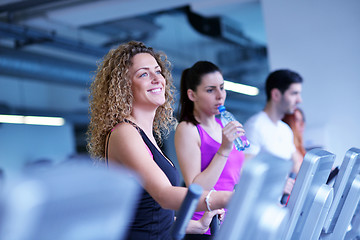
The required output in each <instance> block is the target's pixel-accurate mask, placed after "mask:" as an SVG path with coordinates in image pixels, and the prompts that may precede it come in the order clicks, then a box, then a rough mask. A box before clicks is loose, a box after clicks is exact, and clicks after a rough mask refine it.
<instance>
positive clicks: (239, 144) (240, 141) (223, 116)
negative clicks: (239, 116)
mask: <svg viewBox="0 0 360 240" xmlns="http://www.w3.org/2000/svg"><path fill="white" fill-rule="evenodd" d="M218 109H219V112H220V120H221V123H222V125H223V126H224V127H225V126H226V125H227V124H228V123H229V122H231V121H236V119H235V117H234V115H232V113H230V112H228V111H226V108H225V106H223V105H222V106H219V107H218ZM234 144H235V148H236V150H238V151H244V149H245V148H247V147H250V142H249V140H248V139H247V138H246V136H245V135H243V136H241V137H238V138H236V139H235V140H234Z"/></svg>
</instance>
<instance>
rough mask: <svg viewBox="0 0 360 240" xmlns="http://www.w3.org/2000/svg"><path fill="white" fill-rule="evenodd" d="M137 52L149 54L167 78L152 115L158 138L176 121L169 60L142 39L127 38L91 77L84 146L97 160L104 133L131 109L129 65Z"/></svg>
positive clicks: (104, 137) (103, 144) (100, 156)
mask: <svg viewBox="0 0 360 240" xmlns="http://www.w3.org/2000/svg"><path fill="white" fill-rule="evenodd" d="M138 53H148V54H151V55H152V56H153V57H154V58H155V59H156V61H157V63H158V64H159V66H160V67H161V70H162V72H161V74H162V75H163V76H164V78H165V79H166V86H165V99H166V101H165V103H164V104H163V105H162V106H160V107H158V108H157V110H156V114H155V118H154V123H153V125H154V129H153V132H154V134H155V137H156V139H157V140H158V142H159V143H160V142H161V139H162V137H165V136H167V135H168V133H169V132H170V130H171V126H173V125H174V124H176V119H175V118H174V117H173V104H174V97H173V94H174V92H175V87H174V85H173V79H172V76H171V72H170V67H171V64H170V62H169V61H168V59H167V56H166V55H165V54H164V53H162V52H155V51H154V50H153V48H151V47H147V46H145V45H144V44H143V43H141V42H136V41H130V42H128V43H124V44H121V45H120V46H118V47H117V48H116V49H112V50H110V51H109V52H108V53H107V54H106V55H105V56H104V58H103V60H102V61H101V62H99V63H98V64H97V66H98V68H97V71H96V74H95V77H94V81H93V82H92V84H91V86H90V100H89V104H90V109H89V111H90V124H89V128H88V131H87V141H88V144H87V147H88V151H89V152H90V154H91V156H92V157H94V158H95V159H96V160H104V157H105V141H106V135H107V134H108V133H109V132H110V130H111V129H113V128H114V127H115V125H116V124H118V123H120V122H122V121H124V119H126V118H128V117H129V116H130V113H131V112H132V103H133V94H132V90H131V79H130V78H129V68H130V67H131V66H132V62H131V60H132V58H133V57H134V56H135V55H136V54H138Z"/></svg>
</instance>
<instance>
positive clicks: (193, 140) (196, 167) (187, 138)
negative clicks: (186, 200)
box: [175, 122, 243, 190]
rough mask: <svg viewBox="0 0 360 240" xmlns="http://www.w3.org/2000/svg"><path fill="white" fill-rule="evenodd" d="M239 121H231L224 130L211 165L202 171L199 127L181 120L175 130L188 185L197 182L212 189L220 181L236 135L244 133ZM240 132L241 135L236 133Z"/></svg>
mask: <svg viewBox="0 0 360 240" xmlns="http://www.w3.org/2000/svg"><path fill="white" fill-rule="evenodd" d="M237 127H238V122H231V124H228V125H227V126H226V127H225V128H223V130H222V144H221V146H220V148H219V150H218V154H215V155H214V157H213V159H212V160H211V162H210V164H209V166H208V167H207V168H206V169H204V171H203V172H201V150H200V146H201V140H200V136H199V132H198V129H197V128H196V126H195V125H193V124H192V123H187V122H181V123H180V124H179V125H178V126H177V128H176V132H175V149H176V155H177V159H178V162H179V165H180V169H181V172H182V175H183V177H184V181H185V183H186V185H187V186H189V185H190V184H192V183H197V184H199V185H200V186H202V187H203V188H204V189H205V190H210V189H212V188H213V187H214V185H215V184H216V182H217V181H218V179H219V177H220V175H221V173H222V171H223V169H224V167H225V164H226V161H227V156H228V155H229V154H230V152H231V150H232V147H233V141H234V140H235V137H236V136H240V135H242V134H243V129H242V128H241V129H239V131H238V130H237ZM235 132H239V133H238V134H239V135H234V133H235Z"/></svg>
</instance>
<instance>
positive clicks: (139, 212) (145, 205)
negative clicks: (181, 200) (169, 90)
mask: <svg viewBox="0 0 360 240" xmlns="http://www.w3.org/2000/svg"><path fill="white" fill-rule="evenodd" d="M126 122H128V123H130V124H132V125H133V126H134V127H135V128H136V129H137V130H138V132H139V133H140V135H141V137H142V139H143V140H144V142H145V144H146V145H147V147H148V148H149V150H150V151H151V153H152V155H153V159H154V161H155V162H156V164H157V165H158V166H159V167H160V168H161V170H162V171H163V172H164V173H165V175H166V176H167V178H168V179H169V181H170V182H171V184H172V185H173V186H178V184H179V173H178V171H177V169H176V167H175V165H174V164H172V165H171V164H170V162H169V161H168V160H167V159H166V158H165V157H164V156H163V154H162V153H161V152H160V151H159V150H158V149H157V148H156V146H155V145H154V144H153V143H152V142H151V141H150V139H149V138H148V137H147V136H146V134H145V132H144V131H143V130H142V129H141V128H139V127H138V126H137V125H136V124H135V123H132V122H130V121H128V120H127V121H126ZM174 214H175V212H174V210H169V209H163V208H162V207H161V206H160V205H159V204H158V203H157V202H156V201H155V200H154V199H153V198H152V197H151V196H150V194H149V193H148V192H147V191H145V189H143V190H142V193H141V197H140V199H139V200H138V203H137V209H136V213H135V217H134V219H133V222H132V223H131V224H130V226H129V230H128V234H127V237H126V239H128V240H153V239H154V240H155V239H156V240H160V239H166V240H167V239H171V237H170V229H171V226H172V224H173V223H174Z"/></svg>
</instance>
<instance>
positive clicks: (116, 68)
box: [88, 41, 232, 239]
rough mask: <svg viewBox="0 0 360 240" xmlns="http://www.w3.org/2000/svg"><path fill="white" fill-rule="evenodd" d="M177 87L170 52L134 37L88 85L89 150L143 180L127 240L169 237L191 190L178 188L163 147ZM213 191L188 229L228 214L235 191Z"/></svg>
mask: <svg viewBox="0 0 360 240" xmlns="http://www.w3.org/2000/svg"><path fill="white" fill-rule="evenodd" d="M173 91H174V87H173V83H172V77H171V73H170V62H169V61H168V60H167V57H166V55H165V54H163V53H157V52H155V51H154V50H153V49H152V48H150V47H147V46H145V45H144V44H143V43H141V42H135V41H131V42H128V43H125V44H122V45H120V46H119V47H118V48H116V49H114V50H110V52H109V53H108V54H107V55H106V56H105V57H104V59H103V61H102V63H101V64H100V65H99V67H98V70H97V73H96V76H95V79H94V82H93V83H92V85H91V88H90V115H91V119H90V125H89V130H88V136H89V144H88V147H89V151H90V153H91V155H92V156H93V157H94V158H95V159H99V160H100V161H105V162H106V163H108V162H111V163H117V164H121V165H123V166H125V167H128V168H130V169H132V170H134V171H135V172H136V173H137V174H138V175H139V176H140V178H141V180H142V187H143V191H142V194H141V197H140V200H139V202H138V207H137V210H136V214H135V217H134V220H133V222H132V223H131V224H130V230H129V233H128V237H127V239H170V235H169V234H170V228H171V226H172V224H173V222H174V210H178V209H179V208H180V206H181V204H182V202H183V200H184V198H185V195H186V193H187V188H184V187H177V185H178V181H179V179H178V171H177V169H176V168H175V165H174V164H173V162H172V161H171V160H170V159H168V158H167V157H166V156H165V155H164V154H163V152H162V151H161V149H160V147H159V143H160V141H161V137H162V136H164V135H165V134H167V133H168V132H169V130H170V129H171V126H172V125H173V124H174V123H175V122H176V120H175V118H173V108H172V103H173ZM109 166H110V167H111V165H109ZM210 193H211V192H208V191H205V192H204V193H203V195H202V196H201V199H200V201H199V204H198V206H197V210H198V211H204V210H209V211H207V212H206V214H204V217H203V218H201V219H200V220H198V221H193V220H192V221H190V223H189V225H188V227H187V229H186V231H187V232H188V233H204V232H206V231H207V229H208V227H209V224H210V222H211V219H212V217H213V216H214V215H215V214H223V213H224V210H223V209H221V208H223V207H225V206H226V204H227V203H228V201H229V200H230V197H231V196H232V192H225V191H223V192H221V191H219V192H214V193H212V194H211V196H210ZM205 199H206V201H205ZM210 207H211V209H217V210H213V211H211V209H210Z"/></svg>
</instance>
